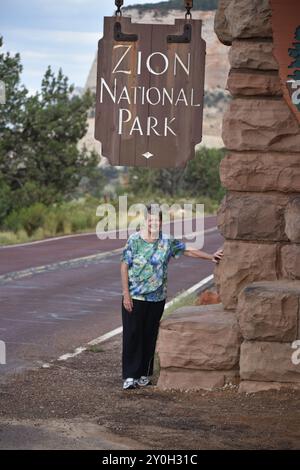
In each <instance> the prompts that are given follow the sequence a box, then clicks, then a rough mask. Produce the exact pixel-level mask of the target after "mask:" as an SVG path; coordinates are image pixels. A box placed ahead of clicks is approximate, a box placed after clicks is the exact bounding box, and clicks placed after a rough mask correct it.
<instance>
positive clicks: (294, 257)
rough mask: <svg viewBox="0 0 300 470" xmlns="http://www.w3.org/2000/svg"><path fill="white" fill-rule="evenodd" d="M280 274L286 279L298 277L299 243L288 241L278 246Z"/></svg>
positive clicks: (299, 277)
mask: <svg viewBox="0 0 300 470" xmlns="http://www.w3.org/2000/svg"><path fill="white" fill-rule="evenodd" d="M280 260H281V269H282V276H283V277H284V278H287V279H300V245H299V244H296V243H289V244H286V245H282V246H281V248H280Z"/></svg>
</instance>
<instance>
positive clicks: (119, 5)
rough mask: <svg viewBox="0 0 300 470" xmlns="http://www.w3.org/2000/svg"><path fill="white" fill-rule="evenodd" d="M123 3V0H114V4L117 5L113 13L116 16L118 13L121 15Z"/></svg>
mask: <svg viewBox="0 0 300 470" xmlns="http://www.w3.org/2000/svg"><path fill="white" fill-rule="evenodd" d="M123 3H124V0H115V5H116V7H117V10H116V13H115V15H116V16H118V14H119V15H120V16H122V11H121V7H122V6H123Z"/></svg>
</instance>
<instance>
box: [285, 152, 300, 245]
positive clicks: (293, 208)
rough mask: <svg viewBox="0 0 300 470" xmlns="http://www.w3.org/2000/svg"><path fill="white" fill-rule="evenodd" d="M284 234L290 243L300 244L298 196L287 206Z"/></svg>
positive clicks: (299, 197) (299, 202)
mask: <svg viewBox="0 0 300 470" xmlns="http://www.w3.org/2000/svg"><path fill="white" fill-rule="evenodd" d="M299 158H300V156H299ZM285 233H286V235H287V237H288V238H289V240H290V241H291V242H295V243H300V196H297V197H293V198H292V199H291V200H290V201H289V203H288V204H287V207H286V209H285Z"/></svg>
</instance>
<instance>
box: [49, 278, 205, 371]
mask: <svg viewBox="0 0 300 470" xmlns="http://www.w3.org/2000/svg"><path fill="white" fill-rule="evenodd" d="M213 277H214V275H213V274H211V275H210V276H207V277H205V278H204V279H202V280H201V281H199V282H197V284H194V285H193V286H191V287H190V288H189V289H187V290H186V291H184V292H182V293H181V294H179V295H177V296H176V297H174V299H172V300H170V301H169V302H167V303H166V305H165V310H166V309H168V308H170V307H171V306H172V305H173V304H174V303H175V302H178V301H179V300H181V299H183V298H184V297H186V296H187V295H189V294H192V293H193V292H195V291H196V290H198V289H199V288H200V287H203V286H205V284H208V283H209V282H210V281H211V280H212V279H213ZM122 331H123V328H122V326H119V327H118V328H115V329H114V330H111V331H109V332H108V333H105V334H104V335H102V336H99V337H98V338H95V339H93V340H92V341H89V342H88V343H87V345H86V346H80V347H78V348H76V349H75V351H73V352H72V353H67V354H63V355H62V356H60V357H59V358H58V359H57V360H58V361H66V360H67V359H70V358H72V357H76V356H78V355H79V354H81V353H83V352H84V351H87V349H88V348H89V346H95V345H98V344H101V343H103V342H104V341H107V340H108V339H110V338H113V337H114V336H117V335H119V334H121V333H122ZM42 367H45V368H48V367H50V363H45V364H43V366H42Z"/></svg>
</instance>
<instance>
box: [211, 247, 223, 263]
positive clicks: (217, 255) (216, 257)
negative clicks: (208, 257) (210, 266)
mask: <svg viewBox="0 0 300 470" xmlns="http://www.w3.org/2000/svg"><path fill="white" fill-rule="evenodd" d="M223 255H224V253H223V250H217V251H216V252H215V253H214V254H213V257H212V261H213V262H214V263H217V264H218V263H219V261H220V260H221V259H222V257H223Z"/></svg>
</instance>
